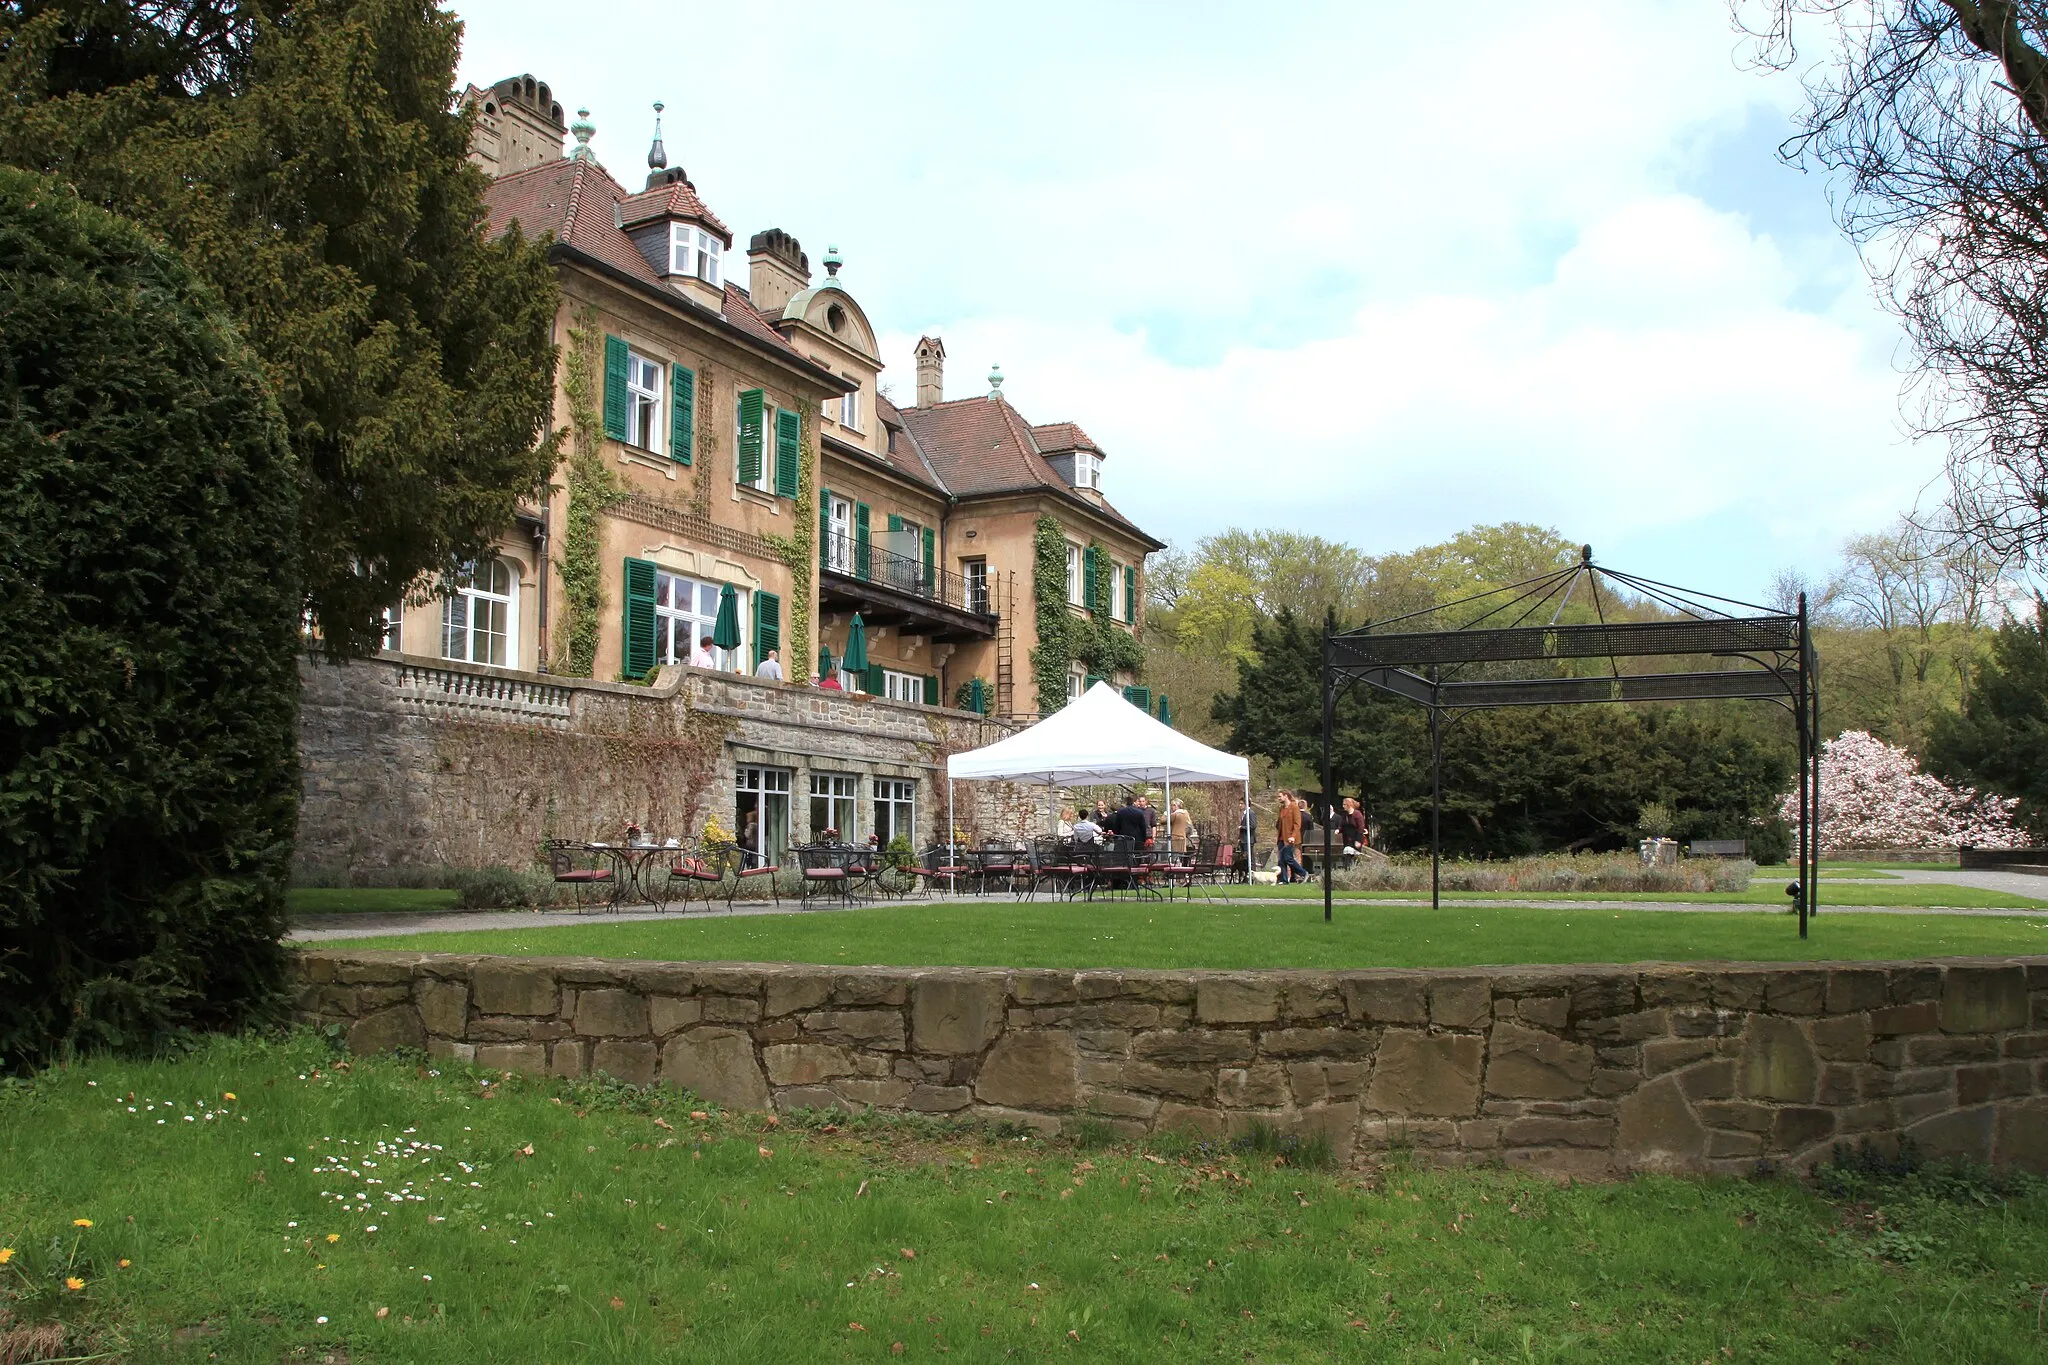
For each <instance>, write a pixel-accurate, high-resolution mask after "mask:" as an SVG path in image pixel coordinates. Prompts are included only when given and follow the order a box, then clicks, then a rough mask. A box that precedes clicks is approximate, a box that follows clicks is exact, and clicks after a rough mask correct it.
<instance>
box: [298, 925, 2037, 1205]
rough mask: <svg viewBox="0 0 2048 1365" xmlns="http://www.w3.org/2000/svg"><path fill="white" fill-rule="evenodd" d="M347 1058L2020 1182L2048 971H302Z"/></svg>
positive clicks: (1033, 1113) (910, 1104)
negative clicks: (1931, 1158) (455, 1062)
mask: <svg viewBox="0 0 2048 1365" xmlns="http://www.w3.org/2000/svg"><path fill="white" fill-rule="evenodd" d="M299 970H300V980H301V991H300V1002H299V1008H300V1013H301V1017H303V1018H304V1019H307V1020H309V1021H311V1022H314V1023H317V1024H322V1025H325V1024H339V1025H341V1026H342V1027H343V1028H344V1029H345V1030H346V1032H347V1037H348V1041H349V1044H350V1046H351V1047H352V1048H354V1049H356V1050H359V1051H380V1050H386V1049H391V1048H398V1047H414V1048H425V1049H427V1050H428V1051H429V1052H431V1053H434V1054H436V1055H440V1056H447V1057H455V1058H460V1059H462V1060H464V1061H468V1062H474V1063H476V1064H478V1065H481V1066H485V1067H490V1068H493V1069H503V1070H508V1071H525V1072H530V1073H534V1074H544V1073H545V1074H555V1075H562V1076H581V1075H585V1074H588V1073H591V1072H596V1071H603V1072H607V1073H609V1074H610V1075H612V1076H615V1077H618V1078H619V1079H621V1080H626V1081H631V1082H634V1083H640V1084H647V1083H653V1082H657V1081H659V1082H666V1083H669V1084H673V1085H678V1086H686V1087H688V1088H689V1089H691V1090H693V1091H695V1092H697V1093H698V1094H699V1095H702V1096H703V1097H705V1098H706V1099H709V1100H711V1101H713V1102H715V1103H718V1104H724V1105H729V1106H734V1107H740V1108H749V1109H788V1108H792V1107H823V1106H838V1107H842V1108H848V1109H862V1108H868V1107H872V1108H876V1109H882V1110H893V1111H904V1112H916V1113H936V1114H961V1115H972V1116H977V1117H983V1118H989V1119H1001V1120H1009V1121H1013V1122H1017V1123H1022V1124H1028V1125H1030V1126H1032V1127H1035V1128H1038V1129H1041V1130H1044V1131H1048V1132H1051V1131H1058V1130H1062V1129H1070V1128H1072V1127H1073V1126H1074V1125H1076V1124H1078V1123H1081V1122H1084V1121H1086V1122H1094V1123H1101V1124H1106V1125H1108V1126H1109V1127H1110V1128H1111V1129H1113V1130H1115V1131H1117V1132H1119V1133H1123V1134H1127V1135H1136V1134H1142V1133H1147V1132H1153V1131H1158V1130H1162V1129H1168V1128H1175V1127H1185V1128H1191V1129H1195V1130H1198V1131H1200V1132H1202V1133H1205V1134H1212V1135H1228V1134H1231V1133H1233V1132H1235V1131H1239V1130H1242V1129H1243V1128H1244V1127H1246V1126H1248V1125H1249V1124H1250V1123H1251V1122H1252V1121H1254V1120H1262V1121H1264V1122H1266V1123H1270V1124H1273V1125H1275V1126H1277V1127H1280V1128H1282V1129H1285V1130H1290V1131H1296V1132H1313V1133H1320V1134H1323V1135H1324V1136H1326V1137H1327V1138H1328V1139H1329V1141H1330V1143H1331V1145H1332V1146H1333V1148H1334V1149H1335V1150H1336V1151H1337V1153H1338V1155H1339V1157H1340V1159H1343V1160H1345V1161H1356V1160H1361V1159H1368V1158H1370V1157H1371V1156H1373V1155H1374V1154H1376V1153H1383V1152H1386V1151H1388V1150H1390V1149H1394V1148H1408V1149H1412V1150H1413V1151H1414V1152H1415V1153H1416V1154H1417V1156H1418V1157H1420V1158H1422V1159H1424V1160H1431V1161H1439V1162H1446V1163H1462V1162H1473V1161H1500V1162H1503V1163H1506V1164H1508V1165H1511V1166H1518V1167H1528V1168H1532V1169H1537V1170H1542V1171H1547V1172H1552V1173H1557V1174H1573V1175H1583V1176H1599V1175H1609V1174H1618V1173H1621V1172H1625V1171H1631V1170H1644V1169H1669V1170H1687V1171H1720V1172H1739V1171H1747V1170H1750V1169H1753V1168H1754V1167H1755V1165H1756V1163H1757V1162H1758V1161H1760V1160H1769V1161H1774V1162H1778V1163H1781V1164H1784V1165H1788V1166H1802V1165H1805V1164H1808V1163H1811V1162H1812V1161H1814V1160H1816V1159H1818V1158H1820V1157H1822V1156H1825V1155H1826V1154H1827V1153H1828V1152H1829V1151H1830V1150H1831V1148H1832V1146H1833V1145H1834V1144H1836V1143H1841V1142H1848V1143H1855V1142H1861V1141H1871V1142H1876V1143H1879V1144H1885V1143H1896V1141H1897V1140H1898V1139H1899V1138H1900V1137H1901V1136H1909V1137H1911V1138H1912V1139H1913V1140H1914V1141H1916V1142H1917V1143H1919V1144H1920V1145H1921V1146H1922V1147H1923V1148H1924V1149H1925V1150H1926V1151H1928V1152H1930V1153H1933V1154H1935V1155H1940V1156H1957V1157H1971V1158H1977V1159H1982V1160H1990V1161H1997V1162H2000V1163H2010V1164H2014V1165H2018V1166H2021V1167H2024V1168H2027V1169H2031V1170H2036V1171H2041V1170H2048V958H2026V959H1989V960H1978V959H1969V960H1963V959H1953V960H1945V961H1942V962H1939V963H1889V964H1887V963H1855V964H1799V965H1724V964H1689V965H1658V964H1653V965H1645V966H1635V967H1529V968H1492V969H1483V970H1482V969H1474V970H1460V971H1361V972H1258V973H1219V972H1139V971H1107V970H1104V971H1052V970H1031V971H1017V970H1001V969H979V968H932V969H916V968H881V967H864V968H844V967H813V966H783V965H750V964H711V965H699V964H687V963H638V962H619V961H603V960H597V959H570V958H552V959H551V958H501V957H472V956H455V955H440V954H420V953H402V952H334V951H327V952H322V951H307V952H303V953H302V954H301V955H300V967H299Z"/></svg>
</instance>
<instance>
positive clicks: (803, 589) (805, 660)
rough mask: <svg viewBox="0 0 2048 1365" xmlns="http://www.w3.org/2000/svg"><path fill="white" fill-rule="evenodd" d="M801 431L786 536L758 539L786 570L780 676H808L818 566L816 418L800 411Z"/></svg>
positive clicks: (803, 409)
mask: <svg viewBox="0 0 2048 1365" xmlns="http://www.w3.org/2000/svg"><path fill="white" fill-rule="evenodd" d="M798 411H799V412H800V413H802V415H803V430H802V433H801V434H800V435H799V436H798V437H797V476H796V507H795V509H794V510H793V511H792V512H791V514H790V522H791V524H792V530H791V533H790V534H789V535H786V536H778V535H772V534H770V535H764V536H762V537H761V538H762V539H763V540H765V541H767V542H768V544H769V545H770V546H772V547H773V548H774V550H775V553H776V555H777V556H778V557H779V558H780V559H781V560H782V562H783V563H784V564H786V565H788V566H789V580H790V591H789V629H788V631H787V633H786V636H785V638H784V640H783V644H782V675H783V676H784V677H785V678H791V679H794V678H800V677H803V678H807V677H809V676H810V671H811V663H810V660H811V659H812V657H813V656H812V654H811V576H812V574H813V573H814V572H815V571H816V569H817V564H818V433H817V414H816V413H814V412H812V411H811V410H810V409H808V408H799V409H798Z"/></svg>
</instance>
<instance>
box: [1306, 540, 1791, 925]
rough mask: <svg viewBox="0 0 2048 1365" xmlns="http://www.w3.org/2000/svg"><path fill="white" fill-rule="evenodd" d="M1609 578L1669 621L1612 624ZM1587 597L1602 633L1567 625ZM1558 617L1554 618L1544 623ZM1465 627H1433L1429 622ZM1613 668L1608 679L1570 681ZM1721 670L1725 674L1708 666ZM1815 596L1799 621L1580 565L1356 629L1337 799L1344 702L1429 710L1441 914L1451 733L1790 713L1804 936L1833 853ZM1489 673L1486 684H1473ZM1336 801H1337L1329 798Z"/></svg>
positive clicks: (1343, 638)
mask: <svg viewBox="0 0 2048 1365" xmlns="http://www.w3.org/2000/svg"><path fill="white" fill-rule="evenodd" d="M1603 580H1604V581H1606V582H1607V583H1609V584H1610V585H1611V588H1612V587H1618V588H1621V589H1623V590H1624V591H1626V592H1628V593H1630V594H1632V595H1634V596H1637V597H1639V598H1641V599H1643V600H1645V601H1648V602H1652V603H1654V604H1656V605H1657V606H1659V607H1661V608H1663V609H1664V610H1665V611H1668V612H1671V613H1674V614H1673V615H1672V616H1670V617H1667V618H1666V619H1662V620H1654V621H1609V620H1608V619H1607V614H1608V610H1609V604H1608V603H1607V602H1606V601H1605V600H1603V597H1602V594H1601V591H1600V586H1601V583H1602V582H1603ZM1581 585H1583V586H1584V588H1585V590H1586V592H1587V594H1588V597H1589V599H1590V602H1591V605H1592V606H1593V609H1594V612H1595V614H1596V616H1597V617H1598V620H1597V621H1595V622H1589V623H1579V624H1560V623H1559V617H1560V616H1561V615H1562V614H1563V611H1564V608H1565V606H1566V604H1567V603H1569V602H1570V600H1571V599H1572V596H1573V594H1574V593H1575V592H1576V591H1578V589H1579V588H1580V587H1581ZM1546 612H1548V615H1549V620H1548V621H1547V622H1544V623H1541V624H1534V625H1532V624H1530V622H1531V621H1532V620H1536V621H1541V619H1542V617H1543V616H1544V614H1545V613H1546ZM1447 617H1449V618H1452V619H1454V620H1456V622H1457V624H1455V625H1450V626H1438V627H1437V628H1434V629H1424V628H1422V626H1423V625H1424V623H1426V622H1430V621H1432V620H1434V621H1442V620H1444V619H1445V618H1447ZM1652 659H1655V660H1664V661H1667V662H1672V663H1675V664H1677V667H1675V668H1672V669H1668V670H1665V671H1633V672H1624V671H1623V668H1622V663H1623V661H1624V660H1628V661H1631V662H1636V661H1642V660H1652ZM1584 660H1604V661H1605V662H1606V664H1607V668H1606V670H1605V671H1604V673H1595V674H1591V675H1581V674H1579V673H1577V672H1574V671H1571V670H1572V668H1573V667H1574V665H1576V664H1577V663H1578V662H1579V661H1584ZM1706 661H1712V666H1711V667H1708V666H1703V665H1704V664H1705V662H1706ZM1814 664H1815V661H1814V654H1813V637H1812V634H1811V632H1810V630H1809V628H1808V618H1807V606H1806V595H1805V594H1804V593H1801V594H1800V596H1799V604H1798V608H1797V610H1796V611H1792V612H1784V611H1773V610H1772V609H1770V608H1768V607H1761V606H1757V605H1756V604H1754V603H1749V602H1740V601H1736V600H1734V599H1732V598H1726V597H1716V596H1714V595H1712V594H1708V593H1699V592H1694V591H1690V590H1687V589H1683V588H1675V587H1672V586H1671V585H1670V584H1668V583H1659V582H1657V581H1656V580H1654V579H1648V578H1639V577H1637V576H1635V575H1633V574H1626V573H1622V572H1620V571H1619V570H1616V569H1609V568H1607V567H1605V566H1603V565H1599V564H1595V563H1594V562H1593V548H1592V546H1590V545H1589V546H1586V547H1584V548H1583V549H1582V550H1581V552H1580V558H1579V562H1578V563H1576V564H1574V565H1571V566H1570V567H1568V568H1563V569H1558V570H1556V571H1555V572H1552V573H1547V574H1541V575H1538V576H1537V577H1535V578H1531V579H1526V580H1524V581H1523V582H1520V583H1513V584H1510V585H1508V586H1507V587H1504V588H1497V589H1494V590H1492V591H1489V592H1484V593H1478V594H1475V595H1473V596H1471V597H1466V598H1461V599H1459V600H1458V601H1455V602H1447V603H1444V604H1442V605H1439V606H1434V607H1430V608H1428V609H1426V610H1424V611H1419V612H1412V613H1410V614H1408V615H1406V616H1399V617H1394V618H1392V619H1390V620H1387V621H1381V622H1378V623H1375V624H1371V625H1367V626H1364V627H1362V628H1360V629H1358V630H1351V631H1342V632H1335V631H1328V630H1326V631H1325V632H1324V635H1323V670H1322V684H1323V762H1322V777H1323V791H1324V792H1325V793H1326V794H1327V793H1330V792H1332V791H1333V790H1334V786H1333V783H1332V777H1331V771H1330V744H1331V737H1332V730H1333V728H1334V725H1335V721H1336V706H1337V698H1338V697H1339V696H1341V695H1342V694H1343V693H1344V692H1345V691H1347V690H1349V689H1350V688H1351V687H1352V686H1354V685H1357V684H1361V683H1362V684H1364V685H1365V686H1368V687H1374V688H1378V689H1379V690H1381V691H1383V692H1387V693H1390V694H1392V695H1394V696H1397V697H1401V698H1404V699H1405V700H1408V701H1412V702H1414V703H1416V704H1417V705H1419V706H1422V707H1425V708H1427V710H1428V712H1429V739H1430V821H1429V825H1430V904H1431V905H1432V906H1438V905H1440V904H1441V897H1440V886H1439V883H1440V880H1441V869H1442V851H1443V840H1442V834H1443V830H1442V825H1443V732H1444V729H1445V727H1446V726H1448V725H1450V724H1453V723H1455V722H1456V721H1457V720H1458V719H1459V718H1460V717H1462V716H1465V715H1468V714H1470V713H1471V712H1474V711H1484V710H1492V709H1495V708H1498V707H1503V706H1572V705H1580V704H1585V703H1590V702H1650V701H1715V700H1727V701H1762V702H1771V703H1774V704H1776V705H1779V706H1782V707H1784V708H1785V709H1786V710H1787V711H1788V712H1790V713H1791V715H1792V717H1793V721H1794V729H1795V731H1796V732H1797V734H1798V741H1799V812H1800V818H1799V849H1798V856H1799V877H1798V880H1797V882H1796V883H1795V887H1794V889H1795V897H1794V899H1795V900H1796V901H1797V908H1798V911H1799V936H1800V937H1801V938H1805V937H1806V934H1807V920H1808V918H1809V917H1810V916H1811V915H1812V914H1813V913H1814V912H1815V911H1816V910H1817V909H1818V902H1817V900H1816V897H1815V893H1816V892H1817V890H1818V889H1819V883H1820V875H1819V871H1820V867H1819V862H1820V845H1819V840H1818V838H1817V831H1816V825H1817V824H1818V815H1819V807H1820V760H1819V743H1818V736H1819V734H1820V694H1819V690H1818V686H1817V680H1816V674H1815V666H1814ZM1475 674H1478V675H1480V676H1473V675H1475ZM1325 799H1330V798H1328V797H1327V796H1326V798H1325ZM1332 823H1333V822H1332V821H1330V820H1328V819H1325V820H1324V822H1323V918H1325V919H1328V918H1330V913H1331V894H1330V890H1331V888H1330V865H1331V858H1330V855H1331V851H1332V850H1331V829H1330V826H1331V824H1332Z"/></svg>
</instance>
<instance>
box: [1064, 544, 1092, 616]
mask: <svg viewBox="0 0 2048 1365" xmlns="http://www.w3.org/2000/svg"><path fill="white" fill-rule="evenodd" d="M1067 600H1068V601H1069V602H1072V603H1073V604H1074V605H1075V606H1077V607H1085V606H1087V605H1088V604H1087V602H1086V601H1084V600H1083V599H1082V597H1081V547H1080V546H1078V545H1076V544H1075V543H1074V542H1073V541H1071V540H1070V541H1068V542H1067Z"/></svg>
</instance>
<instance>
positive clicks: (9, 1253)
mask: <svg viewBox="0 0 2048 1365" xmlns="http://www.w3.org/2000/svg"><path fill="white" fill-rule="evenodd" d="M13 1259H14V1248H13V1247H0V1265H6V1264H7V1263H8V1262H9V1261H11V1260H13Z"/></svg>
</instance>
